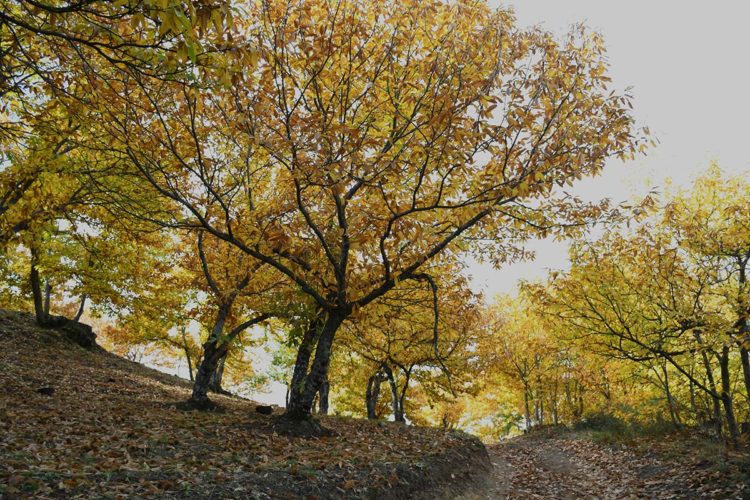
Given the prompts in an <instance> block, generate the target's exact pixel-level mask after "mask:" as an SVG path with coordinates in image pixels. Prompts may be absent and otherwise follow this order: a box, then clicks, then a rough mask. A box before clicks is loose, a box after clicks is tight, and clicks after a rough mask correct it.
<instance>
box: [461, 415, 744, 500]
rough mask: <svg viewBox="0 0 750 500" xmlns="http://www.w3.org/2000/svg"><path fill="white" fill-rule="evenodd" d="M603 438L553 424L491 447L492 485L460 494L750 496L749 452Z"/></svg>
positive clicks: (469, 497)
mask: <svg viewBox="0 0 750 500" xmlns="http://www.w3.org/2000/svg"><path fill="white" fill-rule="evenodd" d="M603 436H604V437H607V436H606V435H603V434H601V433H595V432H590V431H579V432H574V431H567V430H560V429H547V430H545V431H543V432H539V433H531V434H529V435H525V436H520V437H516V438H513V439H509V440H507V441H505V442H503V443H501V444H497V445H494V446H490V447H489V454H490V459H491V461H492V465H493V470H492V472H491V473H490V475H489V476H488V478H487V481H486V483H485V484H484V485H483V487H482V488H481V489H480V490H478V491H476V492H474V493H470V494H466V495H463V496H461V497H460V498H461V499H462V500H478V499H500V498H523V499H532V498H534V499H536V498H554V499H577V498H608V499H609V498H611V499H621V498H628V499H629V498H660V499H661V498H675V499H677V498H680V499H682V498H750V456H749V455H748V452H747V449H742V450H737V451H728V450H727V449H726V448H725V447H724V446H723V444H722V443H719V442H716V441H711V440H708V439H706V438H704V437H699V436H696V435H689V434H684V433H680V434H666V435H662V436H660V437H658V438H657V437H654V436H641V437H636V438H631V439H628V440H627V441H625V442H620V441H614V442H611V441H610V442H608V441H609V439H607V440H605V442H602V441H601V438H602V437H603Z"/></svg>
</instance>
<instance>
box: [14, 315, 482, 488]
mask: <svg viewBox="0 0 750 500" xmlns="http://www.w3.org/2000/svg"><path fill="white" fill-rule="evenodd" d="M189 395H190V383H189V382H188V381H185V380H183V379H180V378H177V377H173V376H170V375H166V374H164V373H160V372H158V371H155V370H152V369H149V368H146V367H144V366H142V365H139V364H137V363H133V362H131V361H128V360H125V359H123V358H120V357H118V356H115V355H113V354H110V353H108V352H106V351H104V350H103V349H101V348H99V347H95V348H94V349H92V350H86V349H84V348H82V347H80V346H78V345H77V344H74V343H72V342H70V341H68V340H67V339H66V338H64V337H63V336H62V334H61V333H60V332H59V331H57V330H52V329H42V328H38V327H36V326H35V325H34V322H33V317H32V316H31V315H29V314H24V313H16V312H10V311H3V310H0V498H29V497H33V498H92V497H95V498H142V497H148V496H151V497H158V498H261V499H264V498H316V499H326V498H363V497H364V498H372V497H374V498H434V497H435V496H436V495H437V496H440V497H455V496H456V494H457V493H458V492H459V491H461V490H462V489H463V487H464V486H465V485H466V484H470V483H472V482H474V478H475V477H482V476H484V475H485V474H486V473H487V471H488V470H489V460H488V457H487V452H486V450H485V448H484V446H483V445H482V444H481V442H479V440H478V439H476V438H473V437H471V436H469V435H467V434H464V433H460V432H448V431H442V430H439V429H429V428H419V427H413V426H404V425H400V424H393V423H386V422H368V421H366V420H365V421H363V420H355V419H347V418H338V417H324V418H322V419H321V422H322V424H323V426H324V427H326V428H327V429H329V430H331V431H332V432H333V433H334V435H333V436H330V437H322V438H319V439H303V438H292V437H286V436H281V435H278V434H277V433H276V432H274V429H273V423H274V419H275V417H276V416H277V415H278V414H279V413H281V410H278V409H277V410H275V411H274V415H262V414H260V413H257V412H256V411H255V409H256V406H257V405H256V404H255V403H253V402H252V401H247V400H243V399H239V398H231V397H226V396H213V399H214V400H215V401H216V402H217V403H218V404H219V405H220V408H221V411H217V412H185V411H181V410H179V409H177V403H179V402H182V401H185V400H186V399H187V398H188V397H189ZM435 492H437V493H435Z"/></svg>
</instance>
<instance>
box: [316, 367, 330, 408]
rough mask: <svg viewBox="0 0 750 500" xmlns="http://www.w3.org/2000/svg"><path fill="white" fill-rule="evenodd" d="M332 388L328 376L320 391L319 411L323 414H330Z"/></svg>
mask: <svg viewBox="0 0 750 500" xmlns="http://www.w3.org/2000/svg"><path fill="white" fill-rule="evenodd" d="M329 390H330V384H329V382H328V377H327V376H326V379H325V380H324V381H323V383H322V384H320V390H319V391H318V413H319V414H321V415H328V392H329Z"/></svg>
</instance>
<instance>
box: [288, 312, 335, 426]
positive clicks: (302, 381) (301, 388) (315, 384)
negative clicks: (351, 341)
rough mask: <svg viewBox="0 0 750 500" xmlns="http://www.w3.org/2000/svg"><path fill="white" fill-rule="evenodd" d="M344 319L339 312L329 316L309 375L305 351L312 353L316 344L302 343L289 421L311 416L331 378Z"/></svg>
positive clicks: (290, 403)
mask: <svg viewBox="0 0 750 500" xmlns="http://www.w3.org/2000/svg"><path fill="white" fill-rule="evenodd" d="M345 318H346V316H345V315H344V314H342V313H340V312H332V313H329V314H328V317H327V318H326V320H325V323H324V324H323V328H322V329H321V331H320V336H319V338H318V343H317V346H316V347H315V358H314V359H313V362H312V366H311V367H310V370H309V372H308V371H307V362H308V360H309V358H310V355H309V354H306V355H305V353H303V350H305V349H311V348H312V343H313V342H312V341H311V342H310V343H309V345H304V339H303V344H301V345H300V349H299V350H298V352H297V362H296V363H295V365H294V374H293V375H292V382H293V386H292V392H291V395H290V397H289V406H288V407H287V410H286V413H285V415H286V416H287V417H289V418H291V419H294V420H308V419H310V417H311V416H312V408H313V401H314V399H315V396H316V395H317V394H318V392H319V391H320V386H321V385H322V384H323V382H324V381H325V380H326V377H327V376H328V367H329V365H330V363H331V351H332V348H333V339H334V337H335V336H336V332H337V331H338V329H339V327H340V326H341V323H343V322H344V319H345ZM312 340H314V338H313V339H312ZM303 348H304V349H303Z"/></svg>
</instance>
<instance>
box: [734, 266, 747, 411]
mask: <svg viewBox="0 0 750 500" xmlns="http://www.w3.org/2000/svg"><path fill="white" fill-rule="evenodd" d="M748 259H750V255H748V256H747V257H745V258H742V257H739V258H738V262H737V264H738V267H739V271H740V273H739V288H738V300H737V302H738V306H739V310H740V319H739V321H738V322H737V323H738V325H739V339H738V343H739V346H740V364H742V376H743V381H744V382H745V397H746V398H747V400H748V403H750V357H749V356H748V351H747V347H748V343H750V318H749V317H748V315H750V307H748V304H747V303H746V301H745V289H746V286H747V263H748Z"/></svg>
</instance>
